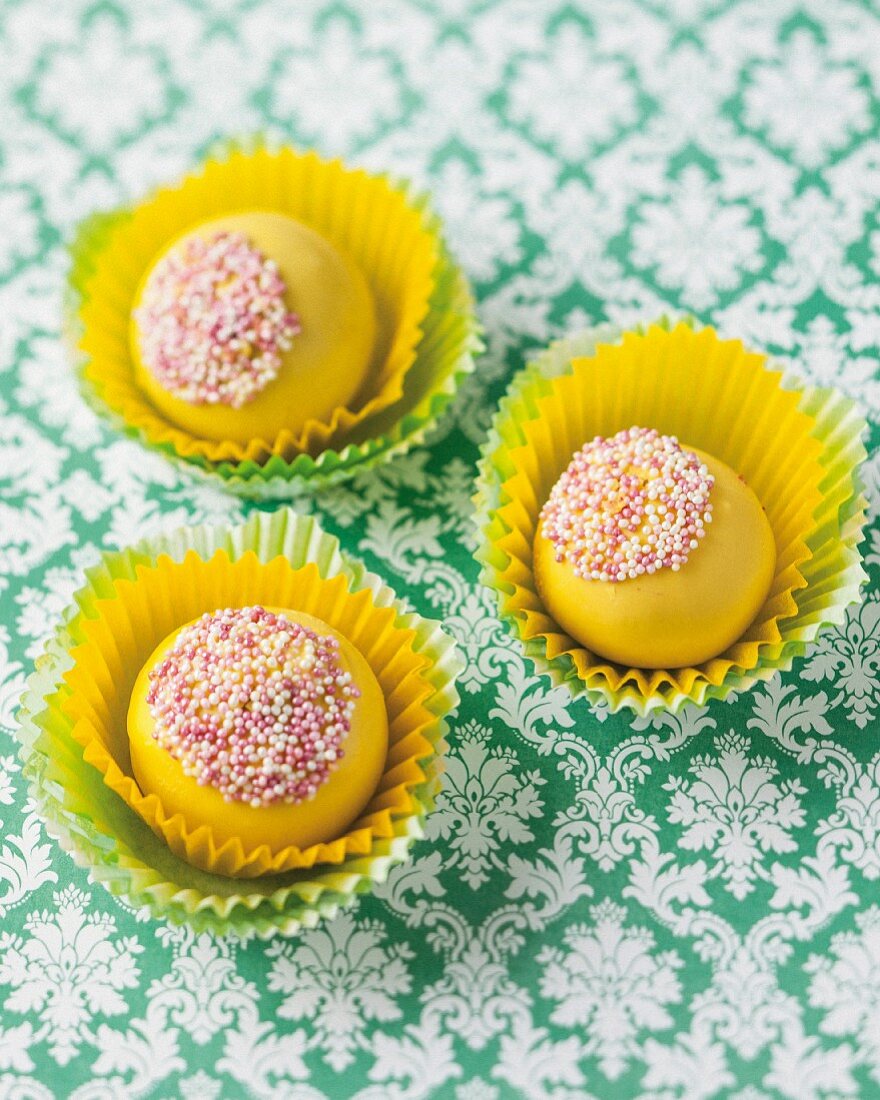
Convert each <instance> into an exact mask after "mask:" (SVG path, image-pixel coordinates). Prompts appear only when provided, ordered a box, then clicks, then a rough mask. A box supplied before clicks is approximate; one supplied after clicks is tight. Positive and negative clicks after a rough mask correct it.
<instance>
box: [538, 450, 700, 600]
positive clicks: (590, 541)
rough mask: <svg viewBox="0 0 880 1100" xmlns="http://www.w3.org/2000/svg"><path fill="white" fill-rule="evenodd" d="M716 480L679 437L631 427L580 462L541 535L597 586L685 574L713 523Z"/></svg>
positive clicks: (581, 454)
mask: <svg viewBox="0 0 880 1100" xmlns="http://www.w3.org/2000/svg"><path fill="white" fill-rule="evenodd" d="M714 484H715V479H714V478H713V477H712V475H711V474H710V473H709V470H708V468H707V466H706V465H705V463H703V462H701V461H700V459H699V458H698V457H697V456H696V455H695V454H694V453H693V452H692V451H686V450H683V449H682V447H681V446H680V445H679V442H678V440H677V439H676V438H675V437H674V436H669V435H661V434H660V433H659V432H657V431H655V430H654V429H653V428H627V429H625V430H624V431H622V432H618V433H617V435H614V436H611V438H610V439H606V438H604V437H603V436H597V437H596V438H595V439H593V440H592V441H591V442H589V443H587V444H586V445H585V446H584V447H583V448H582V449H581V450H580V451H578V452H577V453H576V454H575V455H574V457H573V458H572V460H571V462H570V464H569V466H568V468H567V469H566V471H565V473H564V474H563V475H562V477H560V479H559V480H558V481H557V482H556V484H555V485H554V487H553V490H552V492H551V493H550V496H549V498H548V500H547V503H546V504H545V505H544V508H543V510H542V512H541V519H540V523H541V534H542V535H543V536H544V538H547V539H550V541H551V542H552V543H553V545H554V546H555V548H556V560H557V562H563V561H565V562H567V563H568V564H569V565H570V566H571V567H572V569H573V570H574V572H575V573H576V574H577V575H578V576H579V577H583V578H585V579H589V580H599V581H625V580H629V579H631V578H633V577H639V576H642V575H643V574H645V573H656V572H657V570H658V569H664V568H669V569H673V570H678V569H679V568H680V567H681V566H682V565H684V563H685V562H686V561H687V559H688V555H689V554H690V552H691V551H692V550H696V548H697V546H698V545H699V540H700V539H701V538H702V537H703V536H704V535H705V533H706V525H707V524H708V523H710V522H711V520H712V505H711V503H710V499H709V498H710V495H711V492H712V487H713V486H714Z"/></svg>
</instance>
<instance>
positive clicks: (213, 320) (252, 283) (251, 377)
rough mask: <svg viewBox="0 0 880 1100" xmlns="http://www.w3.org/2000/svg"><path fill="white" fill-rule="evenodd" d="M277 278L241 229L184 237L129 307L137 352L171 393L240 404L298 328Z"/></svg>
mask: <svg viewBox="0 0 880 1100" xmlns="http://www.w3.org/2000/svg"><path fill="white" fill-rule="evenodd" d="M284 292H285V285H284V280H283V279H282V278H281V276H280V274H279V273H278V267H277V265H276V263H275V262H274V260H270V259H267V258H266V257H265V256H263V254H262V253H261V252H260V251H259V250H258V249H256V248H254V247H253V246H252V245H251V244H250V243H249V242H248V240H247V238H246V237H245V236H244V235H243V234H241V233H225V232H224V233H216V234H214V235H213V236H211V237H206V238H202V237H197V236H196V237H190V238H189V239H188V240H187V241H186V242H185V243H184V244H183V246H182V247H181V248H176V249H173V250H172V251H171V252H170V253H169V254H168V255H167V256H165V257H164V258H163V259H162V260H160V261H159V263H158V264H157V265H156V267H155V270H154V271H153V272H152V274H151V275H150V278H149V279H148V281H147V285H146V287H145V288H144V293H143V296H142V300H141V306H140V308H139V309H138V310H137V311H136V319H137V323H138V329H139V335H140V349H141V357H142V359H143V362H144V364H145V366H146V367H147V369H148V370H149V371H150V372H151V373H152V374H153V375H154V376H155V377H156V378H157V379H158V381H159V383H160V384H161V385H162V386H163V387H164V388H165V389H166V390H168V391H169V392H170V393H172V394H173V395H174V396H175V397H179V398H180V399H181V400H183V401H188V402H189V403H190V404H191V405H206V404H208V405H210V404H223V405H231V406H232V407H233V408H235V409H237V408H240V407H241V406H242V405H244V404H246V403H247V402H248V401H252V400H253V399H254V398H255V397H256V396H257V394H258V393H259V392H260V391H261V390H262V389H264V388H265V387H266V386H267V385H268V384H269V383H270V382H271V381H272V380H273V379H274V378H275V377H277V375H278V371H279V370H280V369H281V354H282V352H284V351H287V349H288V348H289V347H290V346H291V342H292V340H293V337H294V336H296V334H297V333H298V332H299V331H300V325H299V320H298V318H297V317H296V314H294V313H291V312H290V311H289V310H288V309H287V307H286V305H285V303H284Z"/></svg>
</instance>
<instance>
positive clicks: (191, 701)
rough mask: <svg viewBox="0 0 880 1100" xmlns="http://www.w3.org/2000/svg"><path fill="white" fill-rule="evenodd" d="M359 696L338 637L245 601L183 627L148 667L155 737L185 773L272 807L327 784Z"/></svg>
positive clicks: (226, 793)
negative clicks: (170, 644) (347, 668)
mask: <svg viewBox="0 0 880 1100" xmlns="http://www.w3.org/2000/svg"><path fill="white" fill-rule="evenodd" d="M359 696H360V692H359V691H358V689H357V688H356V687H355V685H354V684H353V683H352V678H351V675H350V673H348V672H346V671H345V670H344V668H343V666H342V663H341V661H340V657H339V643H338V641H337V640H336V639H335V638H333V637H331V636H322V635H319V634H316V633H315V632H314V631H312V630H309V629H308V628H307V627H304V626H302V625H300V624H299V623H294V622H291V620H289V619H287V618H286V617H285V616H284V615H281V614H275V613H274V612H271V611H267V610H266V609H265V608H263V607H245V608H241V609H239V610H230V609H226V610H221V611H215V612H213V613H211V614H205V615H203V616H202V617H201V618H200V619H199V620H198V621H196V622H194V623H191V624H190V625H189V626H188V627H186V628H184V629H183V630H182V631H181V632H180V634H179V635H178V636H177V638H176V639H175V642H174V645H173V646H172V648H171V649H170V650H169V651H168V653H167V654H166V655H165V657H164V658H163V660H162V661H160V663H159V664H158V665H157V666H156V667H155V668H154V669H152V670H151V671H150V688H149V691H148V694H147V703H148V704H149V707H150V714H151V715H152V717H153V722H154V730H153V736H154V737H155V739H156V741H157V742H158V743H159V745H160V746H161V747H162V748H163V749H165V750H166V751H167V752H169V753H170V754H171V755H172V756H173V757H174V758H175V759H176V760H179V761H180V763H181V765H182V766H183V770H184V772H185V773H186V774H187V775H189V776H192V777H193V778H195V779H196V780H197V782H198V783H200V784H201V785H203V786H205V785H210V786H212V787H214V788H216V789H217V790H218V791H219V792H220V794H222V795H223V797H224V798H225V799H226V800H227V801H230V802H231V801H236V802H246V803H249V804H250V805H251V806H266V805H270V804H271V803H273V802H302V801H303V800H305V799H307V798H311V797H312V796H313V795H314V794H315V792H316V791H317V790H318V788H319V787H320V786H321V784H322V783H324V782H326V780H327V778H328V776H329V775H330V773H331V772H332V771H333V770H334V768H335V767H336V766H337V764H338V762H339V760H341V759H342V756H343V750H342V743H343V741H344V740H345V738H346V736H347V735H348V733H349V731H350V729H351V717H352V714H353V711H354V706H355V700H356V699H357V698H358V697H359Z"/></svg>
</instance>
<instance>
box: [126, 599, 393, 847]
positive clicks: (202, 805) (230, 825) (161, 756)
mask: <svg viewBox="0 0 880 1100" xmlns="http://www.w3.org/2000/svg"><path fill="white" fill-rule="evenodd" d="M268 610H270V611H274V612H275V613H276V614H280V615H284V616H285V617H286V618H288V619H290V620H291V621H292V622H296V623H300V624H301V625H303V626H305V627H308V628H309V629H310V630H313V631H315V633H317V634H323V635H325V636H326V635H331V636H332V637H334V638H336V639H338V641H339V646H340V648H339V657H340V662H341V664H342V665H343V667H344V668H345V670H346V671H347V672H350V673H351V675H352V678H353V680H354V683H355V684H356V685H357V687H358V688H359V689H360V692H361V694H360V698H359V699H358V700H357V701H356V703H355V708H354V713H353V715H352V719H351V729H350V731H349V733H348V736H347V737H346V738H345V741H344V742H343V745H342V748H343V752H344V756H343V757H342V760H341V761H340V762H339V764H338V766H337V767H336V769H335V770H334V771H333V772H331V773H330V775H329V776H328V778H327V780H326V782H325V783H323V784H322V785H321V786H320V787H319V789H318V791H317V793H316V794H315V796H314V798H311V799H309V800H307V801H305V802H298V803H289V802H285V803H273V804H271V805H269V806H260V807H255V806H249V805H247V804H246V803H244V802H234V801H229V802H227V801H226V799H224V798H223V796H222V795H221V794H220V793H219V791H217V790H215V789H214V788H213V787H209V786H204V787H203V786H199V784H198V783H197V782H196V780H195V779H193V778H192V777H191V776H188V775H186V774H184V771H183V768H182V767H181V765H180V764H179V763H178V761H177V760H175V759H174V757H173V756H171V754H170V753H168V752H166V751H165V749H163V748H161V747H160V746H159V744H158V743H157V742H156V741H155V740H154V738H153V735H152V731H153V719H152V715H151V714H150V708H149V705H148V703H147V692H148V690H149V673H150V670H151V669H153V668H155V666H156V665H157V664H158V663H159V662H160V661H161V660H162V659H163V657H164V656H165V654H166V653H167V651H168V650H169V649H170V648H171V647H172V645H173V644H174V641H175V639H176V638H177V635H178V634H179V633H180V631H181V630H183V629H184V628H185V627H186V626H188V625H190V624H189V623H186V624H184V625H183V626H181V627H179V628H178V629H177V630H175V631H173V632H172V633H171V634H169V635H168V637H167V638H165V639H164V640H163V641H162V642H161V643H160V644H159V645H158V646H157V647H156V649H155V650H154V651H153V653H152V654H151V655H150V657H149V659H148V660H147V662H146V663H145V664H144V666H143V668H142V669H141V671H140V673H139V675H138V678H137V680H136V682H135V685H134V688H133V690H132V694H131V701H130V704H129V709H128V738H129V747H130V750H131V766H132V772H133V774H134V778H135V780H136V781H137V784H138V786H139V787H140V789H141V792H142V793H143V794H145V795H149V794H155V795H157V796H158V798H159V800H160V801H161V803H162V805H163V807H164V810H165V813H166V815H167V816H169V817H171V816H173V815H174V814H177V813H180V814H182V815H183V816H184V818H185V819H186V822H187V825H188V827H189V829H190V831H192V830H193V829H196V828H198V827H199V826H200V825H208V826H210V828H211V829H212V830H213V832H214V837H215V842H216V843H217V845H218V846H219V845H221V844H223V843H224V842H225V841H227V840H229V839H230V838H232V837H239V838H240V840H241V842H242V844H243V846H244V848H245V850H246V851H247V850H253V849H255V848H258V847H259V846H260V845H261V844H267V845H268V846H269V848H270V849H271V851H272V852H273V853H275V852H279V851H281V850H282V849H284V848H287V847H289V846H290V845H295V846H296V847H298V848H308V847H309V846H310V845H312V844H320V843H326V842H328V841H331V840H335V839H336V838H337V837H338V836H341V835H342V834H343V833H344V832H345V831H346V829H347V828H348V826H349V825H350V824H351V823H352V822H353V821H354V820H355V819H356V818H357V817H358V815H359V814H360V813H361V811H362V810H363V809H364V807H365V806H366V804H367V803H368V802H369V800H370V798H371V797H372V796H373V793H374V792H375V790H376V787H377V786H378V784H379V780H380V779H381V777H382V772H383V770H384V767H385V757H386V755H387V752H388V717H387V713H386V710H385V699H384V696H383V694H382V689H381V687H380V686H379V682H378V681H377V679H376V677H375V675H374V674H373V671H372V669H371V668H370V666H369V665H368V664H367V662H366V660H365V659H364V657H363V656H362V654H361V653H360V651H359V650H358V649H356V648H355V647H354V646H353V645H352V644H351V642H349V641H348V639H347V638H345V637H344V636H343V635H342V634H340V633H338V631H336V630H334V629H333V628H332V627H330V626H328V625H327V624H326V623H324V622H322V621H321V620H320V619H316V618H313V617H312V616H311V615H305V614H303V613H302V612H299V611H292V610H289V609H287V608H278V607H270V608H268Z"/></svg>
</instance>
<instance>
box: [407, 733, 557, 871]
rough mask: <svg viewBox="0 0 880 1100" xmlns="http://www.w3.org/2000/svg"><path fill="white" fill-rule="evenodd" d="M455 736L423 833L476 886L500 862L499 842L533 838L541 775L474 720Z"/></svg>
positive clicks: (540, 805) (539, 808)
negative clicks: (523, 765) (527, 768)
mask: <svg viewBox="0 0 880 1100" xmlns="http://www.w3.org/2000/svg"><path fill="white" fill-rule="evenodd" d="M456 741H457V748H456V749H455V751H454V752H452V753H451V754H450V755H449V756H448V757H447V760H446V771H445V774H444V776H443V790H442V792H441V794H440V795H439V797H438V799H437V808H436V810H435V811H434V813H433V814H431V816H430V817H429V818H428V820H427V822H426V836H427V837H428V839H429V840H433V841H441V843H442V847H443V848H444V849H445V850H446V856H445V864H446V866H447V867H448V868H458V869H459V872H460V874H461V877H462V879H463V880H464V881H465V882H466V883H467V884H468V886H470V887H471V889H472V890H476V889H478V888H479V887H480V886H482V884H483V883H484V882H486V881H487V880H488V878H489V871H490V870H491V869H492V868H493V867H495V868H502V867H503V866H504V863H503V862H502V861H501V860H500V859H499V855H498V853H499V852H500V851H501V850H502V849H503V848H504V847H506V846H512V845H516V844H525V843H527V842H528V841H530V840H533V839H534V833H533V832H532V829H531V827H530V825H529V821H530V819H534V818H539V817H540V816H541V811H542V808H543V802H542V801H541V798H540V791H539V788H540V787H541V786H543V784H544V783H545V782H546V780H545V779H544V778H543V776H542V775H541V773H540V772H539V771H538V770H537V769H536V770H533V771H529V772H526V771H523V770H522V769H521V768H520V764H519V759H518V757H517V755H516V752H515V751H514V750H513V748H511V747H509V746H504V745H500V744H497V742H496V739H495V737H494V735H493V732H492V730H490V729H488V728H487V727H485V726H480V725H478V724H477V723H476V722H469V723H468V724H467V725H466V726H465V727H464V728H463V729H462V730H460V731H459V734H458V737H457V738H456ZM493 742H495V743H493Z"/></svg>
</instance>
